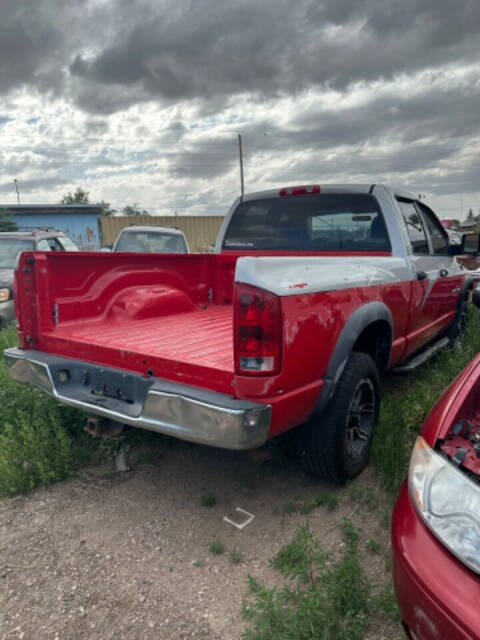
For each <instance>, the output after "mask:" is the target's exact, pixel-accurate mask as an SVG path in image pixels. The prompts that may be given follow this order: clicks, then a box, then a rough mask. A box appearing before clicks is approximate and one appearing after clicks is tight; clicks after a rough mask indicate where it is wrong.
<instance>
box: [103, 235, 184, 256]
mask: <svg viewBox="0 0 480 640" xmlns="http://www.w3.org/2000/svg"><path fill="white" fill-rule="evenodd" d="M114 251H133V252H135V253H186V252H187V247H186V244H185V240H184V238H183V236H181V235H178V234H175V235H174V234H172V233H158V232H155V231H123V232H122V233H121V234H120V237H119V239H118V241H117V244H116V245H115V249H114Z"/></svg>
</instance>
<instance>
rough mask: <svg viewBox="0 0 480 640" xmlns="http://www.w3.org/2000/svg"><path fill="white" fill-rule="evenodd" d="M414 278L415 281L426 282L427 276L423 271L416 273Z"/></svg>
mask: <svg viewBox="0 0 480 640" xmlns="http://www.w3.org/2000/svg"><path fill="white" fill-rule="evenodd" d="M416 276H417V280H426V279H427V278H428V275H427V274H426V273H425V271H417V273H416Z"/></svg>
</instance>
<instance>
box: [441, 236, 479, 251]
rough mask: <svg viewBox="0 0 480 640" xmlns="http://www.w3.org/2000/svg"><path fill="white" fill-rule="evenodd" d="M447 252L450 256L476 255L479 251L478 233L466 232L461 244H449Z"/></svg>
mask: <svg viewBox="0 0 480 640" xmlns="http://www.w3.org/2000/svg"><path fill="white" fill-rule="evenodd" d="M448 253H449V255H451V256H461V255H468V256H476V255H478V254H479V253H480V233H466V234H465V235H463V236H462V242H461V244H450V245H449V246H448Z"/></svg>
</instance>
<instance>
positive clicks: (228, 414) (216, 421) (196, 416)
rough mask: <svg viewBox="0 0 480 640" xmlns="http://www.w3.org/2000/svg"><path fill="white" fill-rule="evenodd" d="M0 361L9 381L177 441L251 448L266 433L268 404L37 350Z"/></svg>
mask: <svg viewBox="0 0 480 640" xmlns="http://www.w3.org/2000/svg"><path fill="white" fill-rule="evenodd" d="M4 360H5V364H6V366H7V369H8V372H9V374H10V375H11V376H12V378H14V379H15V380H17V381H18V382H23V383H26V384H30V385H32V386H33V387H37V388H38V389H41V390H42V391H45V392H46V393H48V394H50V395H51V396H53V397H54V398H56V400H58V401H59V402H61V403H62V404H66V405H69V406H71V407H75V408H77V409H81V410H83V411H86V412H87V413H89V414H93V415H97V416H102V417H105V418H109V419H110V420H114V421H116V422H121V423H123V424H128V425H130V426H132V427H139V428H141V429H149V430H150V431H157V432H158V433H164V434H166V435H170V436H174V437H176V438H181V439H182V440H189V441H191V442H197V443H200V444H207V445H212V446H215V447H222V448H225V449H252V448H255V447H258V446H260V445H262V444H263V443H264V442H265V440H266V438H267V434H268V431H269V428H270V420H271V408H270V406H269V405H264V404H260V403H256V402H250V401H245V400H237V399H236V398H232V397H230V396H227V395H226V394H223V393H217V392H215V391H206V390H204V389H200V388H198V387H190V386H188V385H182V384H177V383H172V382H169V381H168V380H163V379H161V378H144V377H143V376H141V375H140V374H136V373H128V372H125V371H121V370H119V369H113V368H109V367H102V366H100V365H96V364H91V363H89V362H80V361H78V360H73V359H72V358H63V357H60V356H55V355H52V354H49V353H45V352H41V351H34V350H28V351H23V350H21V349H6V350H5V351H4Z"/></svg>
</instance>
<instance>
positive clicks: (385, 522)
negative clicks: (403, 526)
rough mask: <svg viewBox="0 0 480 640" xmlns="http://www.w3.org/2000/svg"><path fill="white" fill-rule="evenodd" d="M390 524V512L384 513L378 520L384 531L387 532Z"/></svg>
mask: <svg viewBox="0 0 480 640" xmlns="http://www.w3.org/2000/svg"><path fill="white" fill-rule="evenodd" d="M391 524H392V512H391V511H384V512H383V513H382V517H381V518H380V525H381V526H382V528H383V529H386V530H387V531H389V530H390V525H391Z"/></svg>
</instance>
